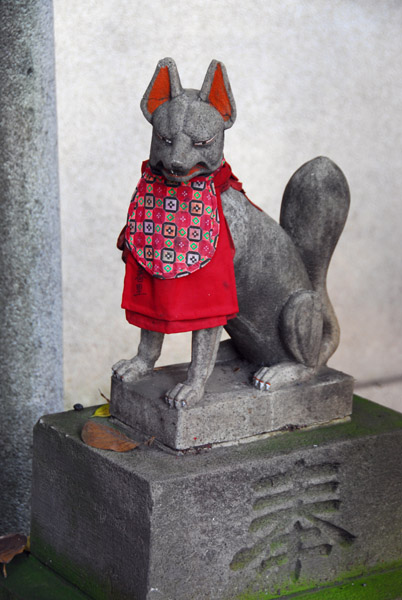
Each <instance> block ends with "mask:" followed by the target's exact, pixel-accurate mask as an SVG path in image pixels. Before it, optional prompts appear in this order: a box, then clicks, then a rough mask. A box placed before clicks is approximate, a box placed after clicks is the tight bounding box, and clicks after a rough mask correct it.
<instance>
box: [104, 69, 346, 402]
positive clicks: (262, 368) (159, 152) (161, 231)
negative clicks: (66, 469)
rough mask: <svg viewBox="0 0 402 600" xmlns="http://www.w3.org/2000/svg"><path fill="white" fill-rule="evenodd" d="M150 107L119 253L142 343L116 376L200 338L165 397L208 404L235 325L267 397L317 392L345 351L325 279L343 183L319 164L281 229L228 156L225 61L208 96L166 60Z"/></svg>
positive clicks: (294, 186) (290, 188)
mask: <svg viewBox="0 0 402 600" xmlns="http://www.w3.org/2000/svg"><path fill="white" fill-rule="evenodd" d="M141 109H142V111H143V113H144V115H145V118H146V119H147V120H148V121H149V122H150V123H152V126H153V134H152V144H151V152H150V158H149V161H148V162H146V163H144V164H143V169H142V177H141V180H140V182H139V184H138V186H137V188H136V191H135V193H134V195H133V198H132V201H131V204H130V209H129V214H128V220H127V226H126V228H125V229H123V232H122V234H120V238H119V240H120V242H119V247H120V249H123V248H124V252H123V258H124V259H125V261H126V277H125V285H124V292H123V305H122V306H123V308H125V309H126V317H127V319H128V321H129V322H130V323H133V324H135V325H137V326H139V327H141V329H142V331H141V340H140V344H139V347H138V353H137V355H136V356H135V357H134V358H132V359H130V360H120V361H119V362H117V363H116V364H115V365H114V366H113V374H114V376H115V377H117V378H119V379H121V380H123V381H125V382H133V381H136V380H138V379H140V378H142V377H143V376H145V375H147V374H149V373H150V372H151V371H152V369H153V367H154V365H155V362H156V360H157V359H158V358H159V356H160V352H161V347H162V342H163V337H164V334H165V333H171V332H177V331H193V334H192V356H191V363H190V366H189V368H188V372H187V379H186V380H185V381H184V382H182V383H178V384H177V385H176V386H175V387H174V388H173V389H171V390H167V392H166V398H165V399H166V401H167V402H168V403H169V405H170V406H172V407H176V408H182V407H185V406H187V405H192V404H194V403H196V402H198V401H199V400H200V399H201V398H202V396H203V393H204V389H205V385H206V382H207V380H208V378H209V376H210V375H211V372H212V370H213V367H214V364H215V360H216V356H217V351H218V346H219V342H220V337H221V333H222V328H223V327H225V329H226V331H227V332H228V333H229V335H230V337H231V339H232V343H233V345H234V346H235V348H236V350H237V351H238V352H239V353H240V355H242V356H243V357H244V358H245V359H247V360H248V361H250V363H253V364H255V365H256V372H255V374H254V380H253V381H254V385H255V386H256V387H257V388H258V389H260V390H267V389H269V390H274V389H278V388H280V387H283V386H286V385H289V384H292V383H295V382H302V381H306V380H308V379H309V378H310V377H311V376H313V375H314V374H315V373H316V371H317V369H318V368H319V367H320V366H322V365H325V363H326V362H327V360H328V359H329V357H330V356H331V355H332V354H333V353H334V351H335V350H336V348H337V345H338V342H339V326H338V322H337V319H336V316H335V313H334V310H333V308H332V305H331V302H330V300H329V298H328V294H327V290H326V274H327V270H328V266H329V262H330V259H331V256H332V253H333V251H334V248H335V246H336V243H337V241H338V239H339V236H340V234H341V232H342V229H343V227H344V224H345V221H346V217H347V213H348V208H349V190H348V185H347V182H346V179H345V177H344V175H343V173H342V172H341V171H340V169H339V168H338V167H337V166H336V165H335V164H334V163H333V162H332V161H331V160H329V159H328V158H324V157H319V158H315V159H314V160H311V161H310V162H308V163H306V164H304V165H303V166H302V167H300V168H299V169H298V171H296V173H295V174H294V175H293V176H292V178H291V179H290V181H289V183H288V185H287V187H286V189H285V192H284V196H283V201H282V207H281V215H280V224H278V223H276V222H275V221H273V220H272V219H271V218H270V217H269V216H268V215H267V214H265V213H264V212H262V211H261V210H260V209H258V208H257V207H256V206H255V205H254V204H253V203H252V202H251V201H250V200H249V199H248V198H247V196H246V195H245V193H244V192H243V190H242V185H241V183H240V182H239V181H238V180H237V178H236V177H235V176H234V175H233V174H232V172H231V170H230V167H229V165H228V164H227V163H226V162H225V160H224V157H223V145H224V132H225V130H226V129H228V128H229V127H231V126H232V125H233V123H234V121H235V118H236V107H235V102H234V99H233V95H232V90H231V87H230V84H229V80H228V77H227V73H226V69H225V67H224V65H223V64H222V63H220V62H218V61H216V60H213V61H212V62H211V64H210V66H209V68H208V71H207V74H206V77H205V80H204V83H203V85H202V88H201V90H200V91H198V90H193V89H183V88H182V86H181V83H180V79H179V74H178V71H177V67H176V64H175V62H174V61H173V60H172V59H171V58H165V59H163V60H161V61H160V62H159V63H158V65H157V68H156V71H155V74H154V76H153V78H152V80H151V83H150V84H149V86H148V89H147V91H146V93H145V95H144V97H143V99H142V102H141ZM233 271H234V275H233ZM234 277H235V282H234Z"/></svg>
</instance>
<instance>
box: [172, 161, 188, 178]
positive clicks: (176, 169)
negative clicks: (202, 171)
mask: <svg viewBox="0 0 402 600" xmlns="http://www.w3.org/2000/svg"><path fill="white" fill-rule="evenodd" d="M170 170H171V172H172V173H174V174H175V175H184V174H185V173H186V169H185V167H184V164H183V163H182V162H181V161H178V160H172V164H171V169H170Z"/></svg>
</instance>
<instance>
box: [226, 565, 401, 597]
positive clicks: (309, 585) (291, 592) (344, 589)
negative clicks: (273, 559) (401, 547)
mask: <svg viewBox="0 0 402 600" xmlns="http://www.w3.org/2000/svg"><path fill="white" fill-rule="evenodd" d="M293 598H294V599H295V600H296V599H297V600H401V598H402V562H401V561H398V562H396V563H392V564H389V565H386V566H385V565H382V566H381V567H377V568H374V569H371V570H369V571H368V570H367V569H365V568H364V567H358V568H356V569H354V570H353V571H350V572H348V573H345V574H343V575H341V576H339V577H337V580H336V581H335V582H333V583H332V584H330V585H327V586H323V585H319V586H317V584H316V583H315V582H313V581H301V580H299V581H298V582H294V583H290V584H287V585H283V586H282V587H281V589H277V590H276V591H275V592H269V591H260V592H246V593H243V594H240V595H239V596H237V597H236V600H277V599H280V600H293Z"/></svg>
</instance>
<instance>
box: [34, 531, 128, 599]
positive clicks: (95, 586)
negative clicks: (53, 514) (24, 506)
mask: <svg viewBox="0 0 402 600" xmlns="http://www.w3.org/2000/svg"><path fill="white" fill-rule="evenodd" d="M34 529H35V525H34V523H32V530H34ZM31 540H32V541H31V545H32V552H33V553H34V554H35V556H37V557H38V558H39V559H42V560H44V562H46V565H47V566H49V567H51V568H52V569H54V570H55V571H57V573H61V574H62V576H63V578H65V579H66V580H67V581H71V582H72V583H73V584H76V585H79V586H80V587H81V588H83V589H85V590H86V591H88V592H90V593H91V596H92V595H93V596H94V597H96V598H98V600H108V599H109V598H110V593H109V591H110V590H109V588H110V584H109V581H108V580H106V579H105V580H103V581H102V580H101V579H100V578H99V577H98V576H97V575H96V574H95V573H91V571H90V570H88V569H87V568H85V569H84V568H81V567H80V565H79V564H75V563H73V562H71V561H70V560H69V559H68V558H67V557H66V555H65V554H61V553H58V552H56V551H55V549H54V548H53V547H51V546H49V545H48V544H46V543H44V542H42V540H41V539H40V536H39V535H38V534H37V533H35V535H33V536H32V538H31ZM85 597H86V596H85ZM116 600H118V599H117V598H116Z"/></svg>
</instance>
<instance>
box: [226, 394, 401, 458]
mask: <svg viewBox="0 0 402 600" xmlns="http://www.w3.org/2000/svg"><path fill="white" fill-rule="evenodd" d="M401 429H402V414H401V413H398V412H396V411H394V410H392V409H390V408H386V407H384V406H381V405H379V404H376V403H375V402H371V401H370V400H366V399H365V398H361V397H360V396H354V397H353V414H352V418H351V420H350V421H349V422H347V423H339V424H331V425H327V426H321V427H317V428H315V429H300V430H297V431H287V432H284V433H279V434H277V435H273V436H271V437H268V438H266V439H265V440H260V441H258V442H256V443H254V444H245V445H244V446H242V447H240V448H239V449H238V451H237V454H238V456H239V455H241V454H244V455H247V456H250V457H252V456H254V455H262V454H264V455H265V456H269V455H274V454H278V453H280V452H286V453H288V452H291V451H293V450H298V449H301V448H305V447H308V446H320V445H322V444H326V443H333V442H337V441H343V440H351V439H354V438H359V437H365V436H370V435H379V434H382V433H387V432H392V431H397V430H401Z"/></svg>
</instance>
